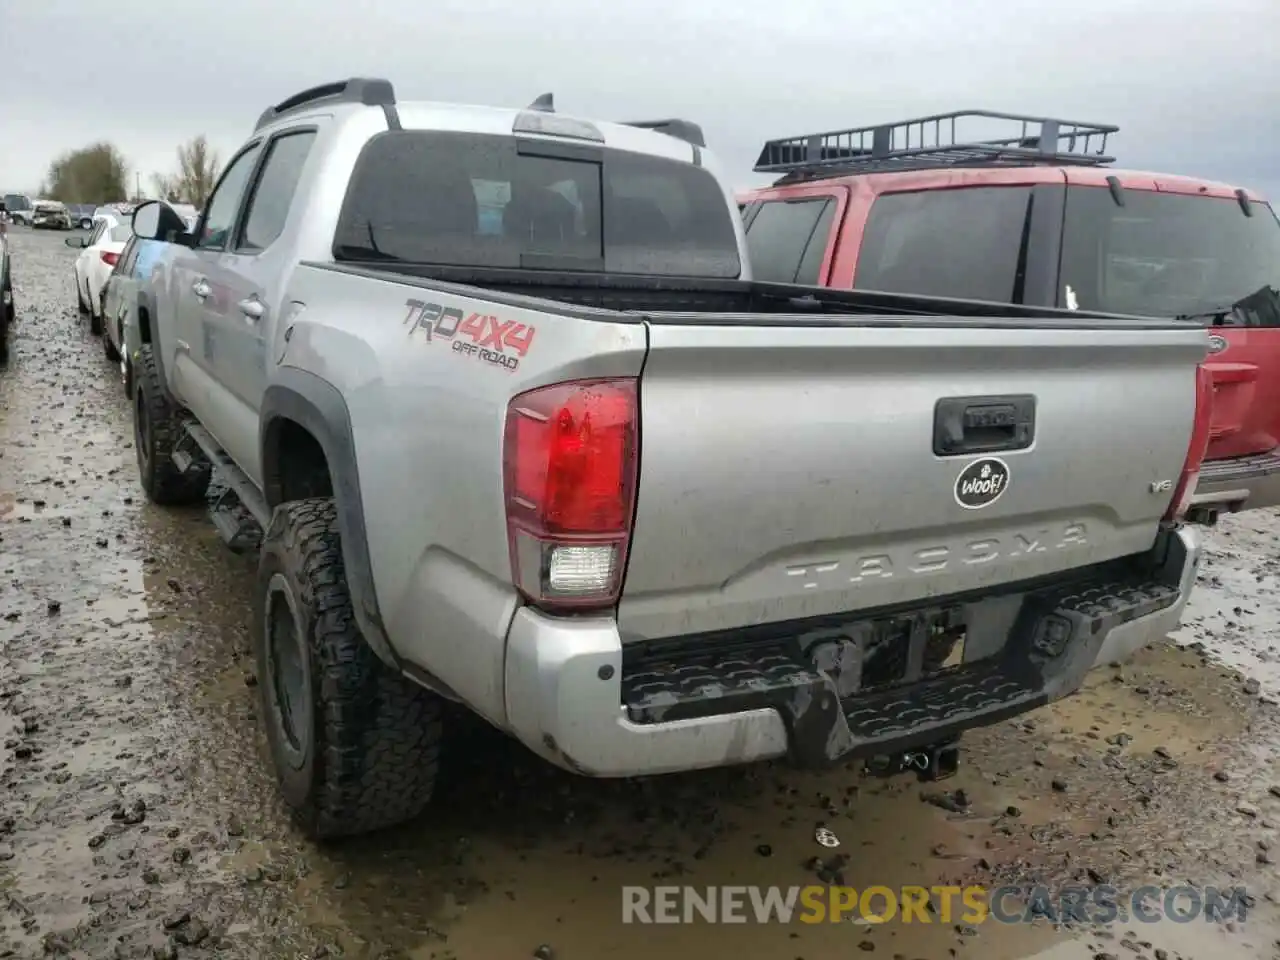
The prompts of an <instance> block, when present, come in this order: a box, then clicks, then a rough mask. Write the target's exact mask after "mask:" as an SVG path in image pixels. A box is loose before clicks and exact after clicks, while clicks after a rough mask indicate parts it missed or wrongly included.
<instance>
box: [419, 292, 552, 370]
mask: <svg viewBox="0 0 1280 960" xmlns="http://www.w3.org/2000/svg"><path fill="white" fill-rule="evenodd" d="M404 305H405V307H406V308H407V311H408V312H407V313H406V314H405V318H404V324H405V326H407V327H408V328H409V336H413V334H414V332H415V331H418V330H421V331H422V332H423V334H425V336H426V340H427V342H428V343H433V342H434V341H435V339H436V338H437V337H440V338H442V339H446V340H451V341H452V342H453V351H454V353H461V354H464V355H466V356H470V357H476V358H477V359H479V360H483V361H484V362H485V363H491V364H493V365H494V366H496V367H505V368H506V369H508V370H516V369H517V368H518V367H519V366H520V359H521V358H522V357H524V356H525V355H527V354H528V352H529V347H530V346H531V345H532V344H533V335H534V333H536V332H537V331H536V328H534V327H531V326H529V325H528V324H524V323H517V322H516V321H515V320H502V319H500V318H498V317H495V316H493V315H492V314H483V313H473V314H471V315H470V316H465V317H464V316H463V313H462V311H461V310H459V309H458V308H457V307H446V306H445V305H444V304H441V303H428V302H426V301H424V300H406V301H405V302H404ZM464 337H465V338H466V340H464V339H462V338H464ZM467 341H470V342H467Z"/></svg>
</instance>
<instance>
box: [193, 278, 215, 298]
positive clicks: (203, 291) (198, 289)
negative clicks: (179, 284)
mask: <svg viewBox="0 0 1280 960" xmlns="http://www.w3.org/2000/svg"><path fill="white" fill-rule="evenodd" d="M191 292H192V293H194V294H195V295H196V299H197V300H203V299H204V298H205V297H207V296H209V294H211V293H213V288H212V287H210V286H209V284H208V283H206V282H205V281H203V280H197V281H196V282H195V283H193V284H192V285H191Z"/></svg>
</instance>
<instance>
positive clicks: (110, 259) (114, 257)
mask: <svg viewBox="0 0 1280 960" xmlns="http://www.w3.org/2000/svg"><path fill="white" fill-rule="evenodd" d="M100 256H101V257H102V262H103V263H105V264H106V265H107V266H109V267H114V266H115V265H116V264H117V263H119V262H120V254H118V253H112V252H111V251H110V250H103V251H102V253H101V254H100Z"/></svg>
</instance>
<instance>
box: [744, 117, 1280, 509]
mask: <svg viewBox="0 0 1280 960" xmlns="http://www.w3.org/2000/svg"><path fill="white" fill-rule="evenodd" d="M979 125H980V126H983V127H985V128H986V130H987V131H991V130H992V129H993V128H995V127H997V126H998V125H1004V127H1005V129H1004V130H1003V131H1001V132H1003V133H1004V134H1005V135H1004V136H1000V137H995V138H990V137H978V138H964V137H960V136H957V129H958V128H959V129H963V128H965V127H969V128H973V127H974V126H979ZM1117 129H1118V128H1116V127H1114V126H1102V125H1098V124H1083V123H1075V122H1071V121H1066V120H1054V119H1052V118H1048V117H1025V116H1020V115H1014V114H999V113H992V112H989V111H963V112H958V113H952V114H940V115H938V116H934V117H925V118H921V119H918V120H909V121H904V122H901V123H896V124H885V125H881V126H876V127H862V128H855V129H850V130H840V131H833V132H830V133H821V134H811V135H807V136H800V137H792V138H787V139H782V140H772V141H769V142H768V143H766V144H765V147H764V150H763V151H762V152H761V155H760V159H759V162H758V163H757V164H756V168H755V169H756V171H757V172H759V173H775V174H781V178H780V179H779V180H777V181H776V182H775V183H774V184H773V186H771V187H767V188H764V189H758V190H752V191H748V192H745V193H742V194H739V196H738V203H739V207H740V209H741V210H742V215H743V220H744V223H745V226H746V230H747V242H748V246H749V248H750V251H751V261H752V271H753V274H754V276H755V278H756V279H757V280H762V281H778V282H784V283H804V284H812V285H817V286H828V287H839V288H843V289H849V288H853V289H858V290H880V291H887V292H895V293H912V294H918V295H936V296H946V297H964V298H968V299H974V300H988V301H998V302H1010V301H1012V302H1014V303H1025V304H1030V305H1040V306H1046V307H1066V308H1068V309H1080V310H1090V311H1099V312H1104V313H1116V314H1126V315H1139V316H1181V317H1185V318H1186V319H1187V320H1188V321H1189V322H1199V323H1204V324H1206V325H1211V326H1213V327H1214V331H1213V333H1214V336H1213V337H1211V341H1210V342H1211V344H1212V346H1211V353H1210V355H1209V356H1208V357H1207V358H1206V361H1205V366H1206V367H1207V368H1208V369H1209V370H1210V371H1211V372H1212V374H1213V379H1214V397H1215V399H1214V413H1213V432H1212V439H1211V442H1210V446H1209V453H1208V457H1207V458H1206V462H1205V464H1204V465H1203V467H1202V468H1201V471H1200V481H1199V485H1198V486H1197V492H1196V495H1195V500H1194V501H1193V502H1194V503H1195V505H1196V509H1195V513H1196V515H1197V519H1200V520H1201V521H1202V522H1212V521H1213V520H1215V519H1216V517H1217V515H1218V513H1219V512H1220V511H1222V510H1239V509H1242V508H1254V507H1266V506H1275V505H1277V504H1280V221H1277V219H1276V216H1275V214H1274V212H1273V211H1272V209H1271V207H1270V206H1269V205H1268V204H1267V203H1266V201H1264V200H1263V199H1262V198H1261V197H1259V196H1257V195H1255V194H1253V193H1250V192H1249V191H1247V190H1243V189H1238V188H1235V187H1231V186H1228V185H1226V184H1221V183H1212V182H1209V181H1205V180H1197V179H1193V178H1190V177H1181V176H1169V175H1165V174H1158V173H1139V172H1134V171H1126V170H1116V169H1113V168H1112V167H1111V164H1112V163H1113V162H1114V160H1113V158H1112V157H1109V156H1107V155H1106V148H1107V138H1108V136H1109V135H1110V134H1113V133H1115V132H1116V131H1117ZM1132 402H1133V403H1134V404H1135V405H1138V404H1141V403H1142V402H1143V398H1142V396H1141V393H1140V392H1137V393H1135V395H1134V397H1133V400H1132ZM1115 415H1116V416H1117V417H1123V416H1124V415H1125V411H1124V410H1116V411H1115ZM1114 452H1115V454H1116V455H1123V451H1114Z"/></svg>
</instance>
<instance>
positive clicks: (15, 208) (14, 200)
mask: <svg viewBox="0 0 1280 960" xmlns="http://www.w3.org/2000/svg"><path fill="white" fill-rule="evenodd" d="M4 207H5V210H6V211H8V214H9V219H10V220H11V221H13V222H14V223H20V224H23V225H24V226H28V227H29V226H31V218H32V215H33V213H34V209H35V208H34V205H33V204H32V202H31V198H30V197H28V196H27V195H26V194H24V193H6V194H5V195H4Z"/></svg>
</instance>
